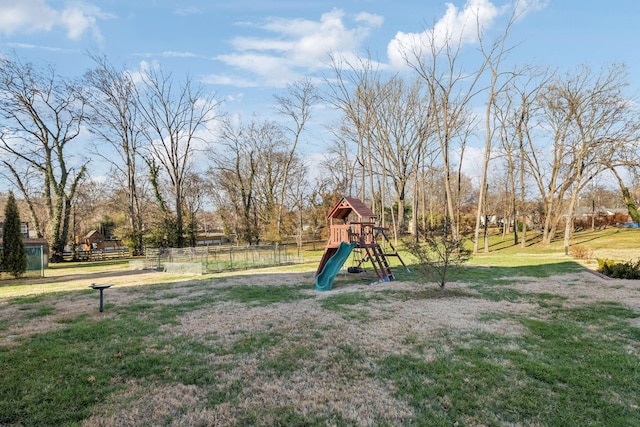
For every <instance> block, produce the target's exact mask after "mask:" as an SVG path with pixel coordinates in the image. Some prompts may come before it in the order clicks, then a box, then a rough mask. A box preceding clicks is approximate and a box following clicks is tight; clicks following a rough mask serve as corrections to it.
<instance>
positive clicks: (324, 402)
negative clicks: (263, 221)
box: [0, 270, 640, 426]
mask: <svg viewBox="0 0 640 427" xmlns="http://www.w3.org/2000/svg"><path fill="white" fill-rule="evenodd" d="M144 274H153V275H154V276H153V278H160V277H161V274H160V273H144ZM108 279H109V280H110V282H112V283H114V284H115V285H114V287H113V288H111V289H109V290H107V291H105V300H106V302H107V303H108V304H110V306H116V307H126V306H127V305H129V304H133V303H140V302H144V301H150V302H152V303H153V304H155V305H166V306H171V305H172V304H177V303H180V302H182V301H185V300H186V299H191V300H192V299H197V298H207V297H211V296H212V295H214V296H219V295H221V294H222V293H224V290H225V289H228V288H229V287H231V286H234V285H250V286H264V287H270V286H282V285H298V284H301V283H308V284H309V290H308V291H304V293H305V294H306V295H307V296H308V298H306V299H300V300H296V301H292V302H282V303H275V304H268V305H264V306H255V305H252V304H245V303H242V302H238V301H229V300H225V299H224V298H218V299H217V300H215V301H214V302H212V303H211V304H208V305H206V306H203V307H197V308H195V309H194V310H191V311H189V312H187V313H185V314H183V315H181V316H179V317H178V318H177V319H176V320H177V321H176V322H172V323H169V324H165V325H163V326H162V328H161V331H162V333H163V334H165V335H166V336H168V337H173V338H181V339H192V340H195V341H197V342H201V343H204V344H207V345H217V346H220V347H221V348H233V347H234V345H239V344H241V343H242V340H245V339H247V337H253V336H272V337H278V341H277V342H276V343H274V344H273V345H265V346H262V347H259V348H257V349H252V350H251V351H246V352H243V351H237V352H227V353H224V352H222V353H212V354H210V355H209V356H208V357H207V360H206V363H207V365H208V366H210V368H211V370H213V371H215V372H216V375H217V377H216V381H215V383H214V384H208V385H206V386H197V385H184V384H180V383H170V384H167V383H166V382H159V381H155V380H144V379H141V380H133V379H126V380H122V384H121V385H122V386H123V387H121V388H120V389H119V390H118V392H117V393H114V394H113V395H111V396H109V397H108V398H107V399H106V400H105V402H102V403H101V404H100V405H96V407H95V410H94V413H93V415H92V416H91V417H90V418H89V419H87V420H86V421H85V423H84V425H86V426H122V425H176V426H177V425H189V426H210V425H234V424H238V423H240V422H241V421H242V420H243V419H242V417H243V416H244V414H247V413H256V414H259V415H260V420H259V424H260V425H270V424H271V423H272V422H275V420H277V419H278V418H277V417H276V412H277V411H278V410H279V409H280V410H283V411H284V410H290V409H291V408H293V409H292V410H293V411H294V412H295V413H296V414H299V415H302V416H314V415H316V414H328V413H329V414H340V416H341V417H342V419H344V420H347V421H348V422H351V423H354V424H357V425H362V426H374V425H378V424H380V423H386V424H389V425H401V424H403V422H405V421H406V420H409V419H411V418H412V417H413V416H414V414H413V410H412V408H411V407H410V406H409V405H408V404H407V403H406V402H404V401H401V400H398V398H397V397H395V395H394V386H393V385H392V384H388V383H385V382H384V381H382V380H380V379H379V378H375V377H374V376H371V375H369V372H370V371H371V369H370V368H371V367H372V366H373V365H375V364H376V363H377V362H376V361H377V360H380V359H381V358H384V357H385V356H388V355H391V354H405V353H410V352H415V348H416V345H417V343H420V345H422V346H423V348H422V349H421V352H422V355H423V357H424V359H425V360H427V361H428V360H430V359H431V358H433V357H434V356H435V355H437V354H439V353H442V352H447V351H448V348H447V346H446V345H443V346H439V347H436V346H429V345H428V344H425V343H429V342H430V341H432V340H433V338H434V337H440V336H442V334H445V333H446V334H451V335H452V336H455V335H456V334H464V333H470V332H476V331H483V332H490V333H497V334H501V335H505V336H518V335H520V334H522V333H524V332H523V327H522V325H521V324H520V323H519V322H517V321H515V320H511V319H510V317H509V315H511V314H528V313H531V314H534V313H536V314H539V312H540V311H541V308H540V306H539V305H538V304H536V303H535V302H531V301H518V302H509V301H504V300H503V301H492V300H490V299H485V298H482V297H481V296H480V295H479V293H478V292H477V291H475V290H474V289H472V288H470V287H468V286H467V285H465V284H461V283H452V284H450V285H449V287H448V289H454V290H457V291H460V292H459V293H455V294H454V295H457V296H451V297H445V298H438V297H433V296H432V295H431V294H429V293H425V292H424V289H425V285H420V284H416V283H410V282H390V283H385V284H381V285H376V286H368V285H364V284H353V283H349V281H348V279H347V278H345V277H338V278H337V279H336V289H334V290H333V291H331V292H326V293H318V292H316V291H315V290H314V289H313V272H312V271H307V272H303V273H282V270H275V272H273V271H266V270H265V271H262V272H257V273H256V272H253V273H251V274H249V273H247V274H235V275H224V276H223V275H220V276H216V277H212V278H205V279H203V280H193V279H190V280H183V281H178V282H172V283H168V284H164V285H148V283H149V280H150V279H149V277H146V276H143V274H140V275H135V274H131V273H129V272H123V274H122V275H121V276H118V275H116V274H113V275H111V276H109V277H108ZM69 280H70V281H71V280H77V281H78V289H83V291H82V292H77V291H76V292H73V291H68V292H63V293H59V294H57V296H56V298H55V302H52V300H51V299H47V301H46V302H45V303H44V304H53V308H52V309H51V314H45V315H42V316H36V317H31V316H28V315H27V314H28V313H25V311H24V307H23V305H21V304H15V303H13V300H9V299H2V300H0V322H4V324H6V325H8V326H7V327H6V328H5V330H6V331H8V332H6V333H4V334H3V335H5V336H9V335H11V336H19V337H28V336H31V335H33V334H35V333H40V332H44V331H47V330H53V329H56V328H61V327H63V326H64V321H65V319H71V318H76V317H78V316H79V315H83V314H85V315H90V316H94V317H99V318H110V317H113V316H116V314H115V311H114V310H109V309H107V310H106V311H105V312H104V313H98V312H97V293H96V292H95V291H91V290H87V289H85V287H86V286H87V285H88V283H87V278H86V277H82V278H73V279H72V278H69ZM151 280H153V279H151ZM514 281H516V280H515V278H514ZM67 285H69V283H68V282H67ZM37 286H46V284H42V285H36V286H34V288H33V290H34V293H35V294H37V293H38V289H39V288H38V287H37ZM428 286H431V287H433V286H435V285H428ZM505 288H506V289H508V288H511V289H513V290H517V291H521V292H527V293H533V294H536V293H538V294H542V293H545V294H549V293H550V294H554V295H558V296H561V297H565V298H567V301H566V304H569V305H579V304H586V303H589V302H594V301H612V300H613V301H620V302H622V303H624V304H626V305H628V306H629V307H632V308H633V309H635V310H638V309H640V289H639V285H638V282H634V281H620V280H606V279H604V278H601V277H598V276H596V275H592V274H589V273H588V272H583V273H576V274H566V275H561V276H555V277H552V278H547V279H535V278H521V280H519V281H518V284H515V285H508V286H504V287H503V289H505ZM67 289H68V286H67ZM341 295H342V296H353V295H355V296H356V298H362V302H358V303H355V304H351V305H349V306H348V307H347V308H346V309H345V310H344V311H340V310H328V309H326V307H323V302H325V301H326V300H327V299H329V298H334V297H336V296H341ZM400 295H402V296H403V297H402V298H400V297H399V296H400ZM488 314H490V315H497V316H495V318H494V319H492V320H484V321H483V320H481V318H482V317H483V316H486V315H488ZM634 322H636V323H637V320H634ZM5 336H3V337H2V338H1V339H0V345H3V346H10V345H13V342H12V338H6V337H5ZM150 351H152V350H150ZM153 351H166V352H171V351H173V349H172V348H166V349H163V350H153ZM274 363H281V366H283V367H285V368H286V366H288V365H287V364H286V363H290V364H291V369H284V368H282V367H276V368H275V369H273V368H272V369H270V368H268V367H269V366H272V365H273V364H274ZM279 366H280V365H279ZM265 367H267V368H265ZM114 381H115V380H114ZM221 395H224V396H225V397H224V398H216V396H221ZM274 411H276V412H274ZM244 422H249V421H247V420H244Z"/></svg>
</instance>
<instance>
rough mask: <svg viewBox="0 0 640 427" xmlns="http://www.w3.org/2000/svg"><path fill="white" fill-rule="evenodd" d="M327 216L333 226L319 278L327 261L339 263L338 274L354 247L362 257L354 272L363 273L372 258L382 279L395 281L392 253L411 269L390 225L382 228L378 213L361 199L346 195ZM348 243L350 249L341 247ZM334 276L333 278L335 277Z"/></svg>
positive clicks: (382, 280)
mask: <svg viewBox="0 0 640 427" xmlns="http://www.w3.org/2000/svg"><path fill="white" fill-rule="evenodd" d="M327 217H328V219H329V227H330V231H329V241H328V242H327V246H326V247H325V250H324V253H323V255H322V259H321V261H320V265H318V270H317V271H316V277H319V276H320V275H321V274H322V273H323V270H325V268H326V267H327V264H336V265H337V268H334V271H335V273H337V271H339V269H340V267H342V265H343V263H344V261H346V259H347V258H348V256H349V254H350V253H351V251H352V250H354V254H358V255H359V256H357V257H355V259H354V265H353V266H351V267H349V271H350V272H361V271H362V265H363V264H364V263H366V262H368V261H370V262H371V265H372V266H373V270H374V271H375V273H376V276H377V277H378V281H381V282H386V281H390V280H394V278H395V277H394V275H393V272H392V271H391V268H390V267H389V262H388V260H387V258H388V257H391V256H393V257H397V258H398V260H399V261H400V263H401V264H402V265H403V266H404V268H405V269H407V271H408V268H407V266H406V265H405V263H404V261H402V258H400V255H399V254H398V251H397V250H396V249H395V248H394V246H393V244H392V243H391V241H390V240H389V239H388V238H387V235H386V234H385V232H386V231H388V228H385V227H378V226H377V225H376V219H377V215H376V214H374V213H373V211H371V209H369V208H368V207H367V206H366V205H365V204H364V203H362V202H361V201H360V200H358V199H356V198H353V197H343V198H342V199H341V200H340V202H338V203H337V204H336V205H335V206H334V208H333V209H332V210H331V212H329V215H328V216H327ZM381 243H384V246H385V247H387V248H389V249H390V252H386V253H385V252H384V250H383V248H382V246H381ZM345 244H346V245H349V248H347V249H346V250H344V251H341V250H340V248H341V247H344V246H345ZM335 273H334V274H333V275H335ZM330 279H331V281H333V277H331V278H330ZM329 286H330V285H329ZM316 287H318V285H317V286H316Z"/></svg>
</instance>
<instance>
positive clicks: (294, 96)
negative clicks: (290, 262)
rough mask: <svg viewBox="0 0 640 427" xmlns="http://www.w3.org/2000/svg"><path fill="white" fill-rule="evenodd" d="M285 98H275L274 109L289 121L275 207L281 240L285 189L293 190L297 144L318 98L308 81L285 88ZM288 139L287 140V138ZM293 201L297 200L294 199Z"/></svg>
mask: <svg viewBox="0 0 640 427" xmlns="http://www.w3.org/2000/svg"><path fill="white" fill-rule="evenodd" d="M287 91H288V94H287V96H276V101H277V104H276V109H277V111H278V112H279V113H280V114H282V115H284V116H285V117H286V118H287V119H290V120H291V124H290V125H285V126H284V129H283V130H284V136H285V141H284V143H285V145H286V147H283V148H284V150H285V152H284V153H283V154H284V157H283V165H282V169H283V170H282V177H281V181H280V183H279V187H280V188H279V190H278V192H279V203H278V205H277V214H276V218H275V222H276V235H277V236H278V238H279V239H280V238H281V234H282V232H281V227H282V216H283V207H284V205H285V203H284V201H285V195H286V192H287V189H289V188H293V187H294V186H293V185H292V183H291V182H289V181H290V180H289V177H290V175H291V169H292V164H293V163H294V161H295V160H296V158H297V149H298V144H299V143H300V138H301V136H302V133H303V131H304V130H305V128H306V126H307V123H308V122H309V120H310V118H311V110H312V108H313V106H314V105H315V104H316V103H317V102H318V100H319V96H318V93H317V90H316V88H315V86H314V85H313V84H312V83H311V81H310V80H301V81H298V82H296V83H293V84H291V85H288V86H287ZM287 137H288V138H287ZM294 200H297V198H296V199H294Z"/></svg>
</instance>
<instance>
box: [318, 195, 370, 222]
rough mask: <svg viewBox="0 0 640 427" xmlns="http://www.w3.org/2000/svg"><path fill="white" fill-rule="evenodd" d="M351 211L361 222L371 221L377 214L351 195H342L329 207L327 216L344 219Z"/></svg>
mask: <svg viewBox="0 0 640 427" xmlns="http://www.w3.org/2000/svg"><path fill="white" fill-rule="evenodd" d="M351 212H354V213H355V214H356V215H358V217H360V221H361V222H362V221H366V222H373V221H374V220H375V219H376V218H377V215H376V214H374V213H373V211H372V210H371V209H369V207H368V206H367V205H365V204H364V203H362V202H361V201H360V200H358V199H356V198H353V197H343V198H342V200H340V202H338V203H337V204H336V205H335V206H334V207H333V209H331V212H329V215H327V218H332V219H345V218H346V217H348V216H349V214H350V213H351Z"/></svg>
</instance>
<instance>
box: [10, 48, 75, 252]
mask: <svg viewBox="0 0 640 427" xmlns="http://www.w3.org/2000/svg"><path fill="white" fill-rule="evenodd" d="M84 107H85V105H84V101H83V99H82V97H81V96H80V92H79V90H78V86H77V84H76V83H75V82H73V81H68V80H66V79H64V78H62V77H60V76H59V75H58V74H56V72H55V70H54V69H53V68H44V69H41V68H38V67H36V66H34V65H33V64H28V63H27V64H25V63H22V62H20V61H19V60H18V59H11V58H8V57H3V58H0V113H1V114H2V116H3V119H4V129H3V130H2V133H0V149H1V150H2V151H3V152H4V156H3V160H2V162H3V164H4V166H5V167H6V169H7V170H8V171H9V172H8V173H7V174H6V176H8V177H9V179H10V180H12V181H13V182H14V184H15V185H16V186H17V187H18V188H19V189H20V191H21V192H22V193H23V196H24V198H25V200H26V201H27V203H28V204H29V210H30V212H31V216H32V219H33V220H34V221H35V224H34V225H35V227H36V229H39V228H40V224H41V223H43V222H46V223H47V224H48V227H47V232H46V236H47V239H48V241H49V244H50V248H51V261H52V262H57V261H61V260H62V256H63V252H64V247H65V245H66V244H67V237H68V232H69V221H70V214H71V204H72V201H73V199H74V197H75V195H76V189H77V186H78V183H79V182H80V181H81V180H82V179H83V177H84V175H85V173H86V162H85V161H83V160H78V159H77V158H76V157H75V156H74V155H73V154H72V153H71V152H70V144H71V143H72V142H73V141H75V140H76V138H77V137H78V135H80V131H81V125H82V124H83V121H84V118H85V115H84V114H85V113H84ZM27 177H28V178H33V179H36V180H37V183H38V184H39V186H38V193H34V192H33V190H34V188H30V187H29V185H28V183H27V182H26V181H25V178H27ZM40 197H42V199H43V201H44V204H45V207H46V209H45V212H46V213H45V217H44V218H42V217H40V216H39V215H38V208H37V206H36V205H35V203H36V202H37V199H38V198H40Z"/></svg>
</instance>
